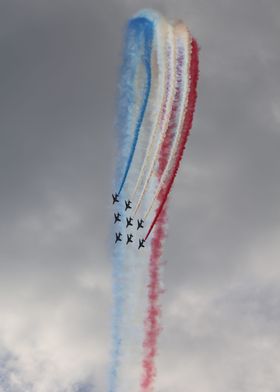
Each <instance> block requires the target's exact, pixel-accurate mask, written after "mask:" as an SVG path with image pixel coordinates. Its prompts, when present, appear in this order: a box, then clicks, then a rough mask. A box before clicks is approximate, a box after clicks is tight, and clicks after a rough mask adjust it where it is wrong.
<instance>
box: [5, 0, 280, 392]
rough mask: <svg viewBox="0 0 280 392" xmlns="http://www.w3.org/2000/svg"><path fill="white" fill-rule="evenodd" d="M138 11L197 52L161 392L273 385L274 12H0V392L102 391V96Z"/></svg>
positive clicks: (174, 201) (106, 336) (279, 187)
mask: <svg viewBox="0 0 280 392" xmlns="http://www.w3.org/2000/svg"><path fill="white" fill-rule="evenodd" d="M143 7H153V8H156V9H158V10H159V11H160V12H162V13H163V14H165V15H166V16H168V17H171V18H176V17H180V18H181V19H183V20H184V21H185V22H186V23H187V24H188V25H189V27H190V30H191V32H192V33H193V35H194V36H195V37H196V38H197V40H198V42H199V44H200V47H201V51H200V80H199V91H198V102H197V110H196V114H195V119H194V126H193V129H192V133H191V137H190V138H189V144H188V147H187V150H186V154H185V157H184V160H183V164H182V167H181V171H180V173H179V175H178V177H177V180H176V184H175V188H174V191H173V193H172V197H171V200H170V203H169V204H170V209H169V235H168V239H167V241H166V246H165V249H166V252H165V257H164V259H165V260H166V261H167V264H166V268H165V274H164V275H165V276H164V283H165V288H166V292H165V294H164V295H163V298H162V302H163V325H164V330H163V333H162V335H161V338H160V356H159V359H158V379H157V383H156V391H158V392H170V391H176V392H186V391H192V392H225V391H227V392H236V391H238V392H252V391H254V392H277V391H279V388H280V365H279V364H280V333H279V331H280V263H279V255H280V207H279V200H280V181H279V180H280V160H279V151H280V131H279V125H280V93H279V86H280V73H279V69H280V48H279V37H280V22H279V20H280V2H279V0H231V1H230V0H171V1H170V0H169V1H167V0H166V1H150V2H148V1H140V0H139V1H138V0H115V1H113V0H111V1H110V0H103V1H97V0H91V1H89V0H79V1H74V0H48V1H47V0H25V1H20V0H1V1H0V50H1V61H0V86H1V89H0V217H1V219H0V315H1V317H0V392H9V391H11V392H29V391H32V392H93V391H97V392H101V391H102V392H103V391H104V390H105V388H106V383H107V380H106V373H107V369H108V361H109V350H110V312H111V266H110V262H109V260H110V259H109V250H108V249H109V248H108V237H109V225H110V213H111V209H110V208H111V207H110V202H111V201H110V194H111V179H112V175H113V167H114V156H113V152H114V146H115V145H114V142H115V139H114V129H113V123H114V115H115V106H114V105H115V102H114V99H115V98H114V97H115V91H116V82H117V73H118V65H119V63H120V48H121V43H122V29H123V26H124V23H125V21H126V19H127V18H128V17H130V16H131V15H132V14H133V13H134V12H136V11H137V10H138V9H140V8H143ZM171 363H172V366H170V364H171ZM131 392H134V391H131ZM135 392H136V389H135Z"/></svg>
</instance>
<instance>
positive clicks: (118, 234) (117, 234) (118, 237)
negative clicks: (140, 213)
mask: <svg viewBox="0 0 280 392" xmlns="http://www.w3.org/2000/svg"><path fill="white" fill-rule="evenodd" d="M115 234H116V239H115V244H116V243H117V242H121V240H122V238H121V237H122V233H120V232H119V233H115Z"/></svg>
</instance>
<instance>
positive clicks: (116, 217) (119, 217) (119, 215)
mask: <svg viewBox="0 0 280 392" xmlns="http://www.w3.org/2000/svg"><path fill="white" fill-rule="evenodd" d="M114 218H115V222H114V224H115V223H117V222H120V221H121V214H120V213H119V212H118V213H117V214H114Z"/></svg>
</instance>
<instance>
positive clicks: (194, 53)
mask: <svg viewBox="0 0 280 392" xmlns="http://www.w3.org/2000/svg"><path fill="white" fill-rule="evenodd" d="M191 48H192V49H191V63H190V78H191V79H190V91H189V99H188V107H187V112H186V116H185V120H184V132H183V134H182V136H181V140H180V144H179V151H178V153H177V157H176V160H175V164H174V167H173V170H172V173H171V176H170V180H169V182H168V183H167V185H166V187H165V188H164V190H163V192H162V195H161V198H160V199H161V202H160V206H159V208H158V210H157V212H156V215H155V217H154V219H153V221H152V223H151V225H150V227H149V230H148V232H147V234H146V236H145V240H147V238H148V237H149V235H150V233H151V231H152V229H153V227H154V225H155V224H156V221H157V220H158V218H159V216H160V213H161V211H162V210H163V207H164V204H165V203H166V200H167V198H168V195H169V193H170V191H171V188H172V185H173V183H174V180H175V177H176V175H177V171H178V169H179V166H180V162H181V159H182V157H183V152H184V149H185V145H186V142H187V139H188V136H189V133H190V129H191V126H192V120H193V114H194V110H195V102H196V97H197V91H196V88H197V81H198V71H199V70H198V45H197V42H196V40H195V39H194V38H193V39H192V42H191Z"/></svg>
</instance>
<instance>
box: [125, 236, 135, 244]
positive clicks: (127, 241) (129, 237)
mask: <svg viewBox="0 0 280 392" xmlns="http://www.w3.org/2000/svg"><path fill="white" fill-rule="evenodd" d="M132 237H133V234H127V240H126V245H127V244H129V243H130V242H133V240H132Z"/></svg>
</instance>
